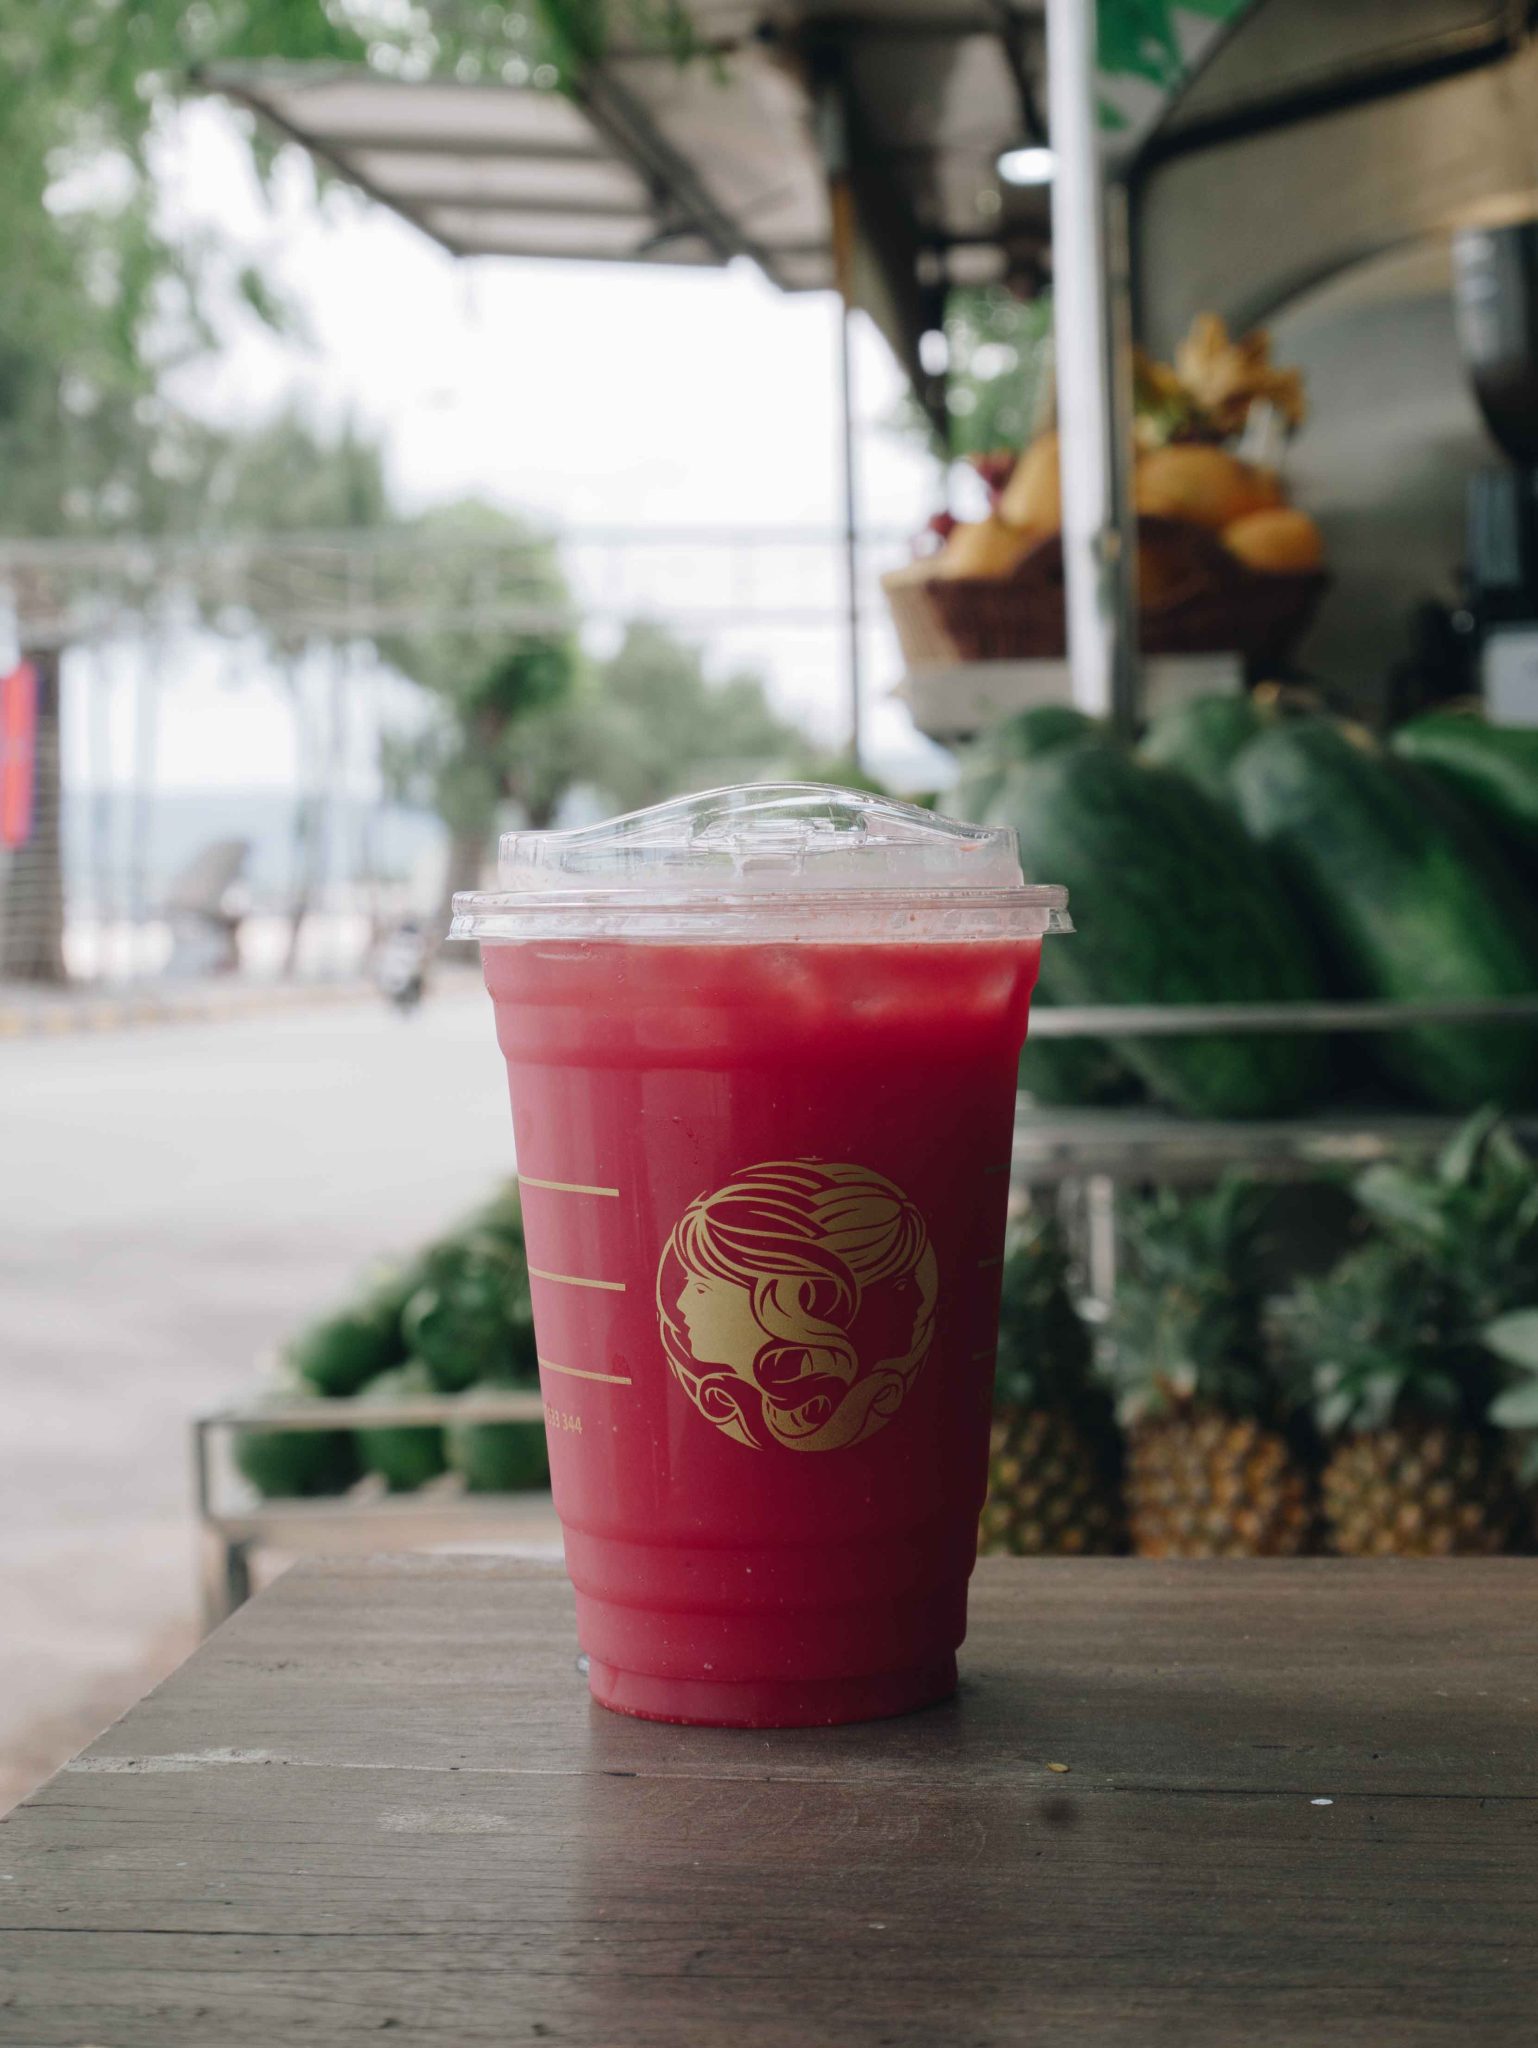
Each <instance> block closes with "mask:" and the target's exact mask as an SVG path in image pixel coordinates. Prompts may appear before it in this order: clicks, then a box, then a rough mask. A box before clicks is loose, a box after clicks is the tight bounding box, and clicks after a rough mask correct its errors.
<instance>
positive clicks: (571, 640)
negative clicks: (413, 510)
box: [378, 500, 579, 895]
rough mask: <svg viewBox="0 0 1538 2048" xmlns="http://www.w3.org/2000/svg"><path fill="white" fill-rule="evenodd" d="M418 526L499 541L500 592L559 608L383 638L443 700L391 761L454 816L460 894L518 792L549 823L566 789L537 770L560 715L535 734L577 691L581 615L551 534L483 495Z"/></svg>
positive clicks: (431, 532) (441, 536) (458, 537)
mask: <svg viewBox="0 0 1538 2048" xmlns="http://www.w3.org/2000/svg"><path fill="white" fill-rule="evenodd" d="M413 531H414V532H415V533H416V534H417V535H418V536H419V537H420V538H421V539H422V540H424V541H431V542H434V543H436V544H438V545H440V546H441V545H442V543H444V542H445V541H459V542H460V543H461V544H462V546H463V549H464V552H465V553H466V554H467V555H469V554H471V553H472V552H473V551H474V550H476V549H477V548H479V549H482V550H486V549H487V547H488V544H490V547H491V548H492V549H494V550H495V558H496V561H497V563H498V569H497V574H498V577H499V585H498V596H499V597H501V598H502V599H503V600H505V599H506V598H507V597H508V596H509V595H511V594H516V595H517V596H518V597H519V598H520V599H523V600H525V601H526V602H527V603H528V605H529V606H530V609H531V612H533V613H534V614H535V615H536V616H537V615H538V614H540V613H541V612H548V613H549V615H550V620H551V624H550V628H549V630H536V631H530V632H525V633H516V634H509V632H508V631H507V630H506V628H491V627H487V626H485V625H483V624H480V623H478V622H477V620H476V617H475V613H474V606H473V604H471V605H469V606H468V607H467V613H468V615H467V618H466V620H465V623H463V624H454V623H452V622H451V620H450V619H446V620H445V623H444V624H443V625H441V626H435V627H433V629H432V630H431V631H428V632H420V633H409V634H389V635H385V636H382V637H381V638H380V639H379V641H378V646H379V651H380V653H381V654H382V655H383V657H384V658H385V660H386V661H388V662H389V663H390V664H391V665H392V666H393V667H394V668H397V669H399V671H400V672H401V674H402V675H404V676H407V677H409V678H410V680H411V681H412V682H415V683H419V684H420V685H421V686H422V688H423V689H425V690H427V691H429V692H430V693H431V694H432V695H433V697H434V698H436V700H437V704H436V715H435V716H434V718H433V719H432V721H431V722H430V724H429V725H428V726H427V727H426V728H425V729H424V730H423V731H421V732H419V733H415V734H411V735H396V736H395V738H394V739H393V741H392V742H391V744H390V746H389V748H388V749H387V755H386V762H385V767H386V773H387V777H388V779H389V780H390V781H391V782H392V783H393V785H394V787H395V788H396V789H397V791H399V792H400V793H401V794H403V795H409V796H413V797H415V798H417V799H418V800H421V801H426V802H427V803H429V804H430V805H431V807H432V808H433V809H434V810H436V811H437V813H438V815H439V816H440V817H441V818H442V819H443V821H444V823H445V824H446V825H447V826H448V828H449V863H448V893H449V894H450V895H452V894H453V892H454V891H455V890H457V889H470V888H474V886H475V884H476V882H477V881H478V880H479V878H480V872H481V868H482V866H483V864H484V862H485V859H486V854H487V851H488V849H489V848H490V846H491V843H492V841H493V839H494V838H495V835H496V830H497V822H498V819H499V818H500V816H501V814H502V812H503V810H504V809H505V808H506V806H507V805H508V804H509V803H510V802H518V803H521V804H522V805H523V806H524V808H525V809H526V811H528V812H529V813H530V814H532V815H534V816H535V817H536V818H537V819H538V820H539V821H540V822H543V821H544V818H545V817H546V815H547V814H548V812H549V811H550V810H551V809H553V807H554V804H555V802H557V801H558V800H559V793H560V787H564V784H560V785H559V787H556V788H554V790H553V792H552V791H551V790H550V789H548V788H547V787H546V786H545V784H544V782H542V781H541V779H540V778H539V777H537V776H535V775H533V774H532V773H531V772H530V771H531V768H532V765H533V763H534V761H535V759H536V757H537V756H538V755H539V754H540V753H541V750H542V751H543V755H544V758H545V759H546V760H547V762H553V761H554V760H555V759H556V757H557V756H558V755H559V754H560V752H561V748H560V746H559V745H558V744H556V737H555V736H556V733H557V731H558V730H559V727H558V724H557V725H551V724H548V723H547V725H546V729H545V732H544V736H543V741H542V742H540V741H536V740H533V739H532V738H531V737H530V734H531V732H532V730H533V728H534V726H535V725H536V723H537V721H538V720H539V719H540V717H541V716H544V717H545V718H546V719H547V721H548V719H549V717H550V715H551V714H552V713H555V712H556V711H557V710H558V709H559V707H560V706H561V705H562V704H563V703H564V701H565V699H566V698H567V697H568V695H569V694H570V692H571V690H572V687H573V685H574V683H575V681H576V677H577V671H578V666H579V656H578V649H577V641H576V634H575V627H574V623H573V624H566V623H564V620H565V619H566V618H568V617H571V616H572V607H571V600H570V596H569V594H568V592H567V589H566V584H565V579H564V578H563V576H562V575H561V570H560V564H559V563H558V561H557V560H556V555H555V550H554V548H553V547H552V546H551V545H550V543H549V541H547V540H544V539H542V538H541V537H540V536H539V535H538V534H536V533H534V532H533V531H532V530H531V529H530V528H529V527H528V526H526V525H525V524H524V523H523V522H522V521H521V520H518V519H515V518H513V517H512V516H511V515H510V514H508V513H506V512H501V511H499V510H497V508H496V507H494V506H491V505H485V504H481V503H479V502H477V501H475V500H466V501H465V502H463V503H460V504H457V505H448V506H444V507H441V508H438V509H436V510H434V511H432V512H429V513H426V514H425V515H424V516H423V517H422V518H421V519H419V520H417V521H415V522H414V525H413ZM509 562H512V563H515V564H516V569H509V567H508V566H507V565H508V563H509ZM510 575H512V576H515V577H516V584H517V588H516V593H510V592H509V590H508V588H507V579H508V577H509V576H510ZM548 773H549V771H548V769H547V770H546V774H547V776H548ZM557 781H558V782H559V775H557Z"/></svg>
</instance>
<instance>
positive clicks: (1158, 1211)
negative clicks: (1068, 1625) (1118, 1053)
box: [1106, 1178, 1313, 1557]
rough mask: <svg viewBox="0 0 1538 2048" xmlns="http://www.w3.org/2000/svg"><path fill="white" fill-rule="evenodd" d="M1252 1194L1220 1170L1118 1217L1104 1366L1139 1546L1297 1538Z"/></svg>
mask: <svg viewBox="0 0 1538 2048" xmlns="http://www.w3.org/2000/svg"><path fill="white" fill-rule="evenodd" d="M1261 1205H1262V1196H1261V1193H1260V1190H1258V1189H1257V1188H1256V1187H1254V1186H1253V1185H1252V1184H1249V1183H1246V1182H1244V1181H1241V1180H1237V1179H1233V1178H1230V1179H1228V1180H1225V1181H1223V1182H1221V1183H1220V1184H1219V1185H1218V1186H1217V1187H1216V1188H1214V1189H1213V1190H1212V1191H1211V1192H1210V1193H1208V1194H1205V1195H1200V1196H1187V1197H1181V1196H1178V1195H1176V1194H1175V1193H1174V1192H1173V1191H1171V1190H1169V1189H1161V1190H1160V1191H1159V1192H1158V1193H1157V1194H1155V1195H1153V1196H1151V1197H1149V1198H1148V1199H1147V1200H1145V1201H1144V1202H1143V1203H1141V1204H1140V1205H1139V1206H1138V1207H1137V1208H1135V1209H1134V1210H1133V1211H1132V1212H1131V1214H1130V1215H1129V1217H1128V1219H1127V1225H1126V1232H1125V1236H1126V1251H1127V1265H1126V1271H1125V1273H1124V1274H1123V1276H1122V1278H1121V1279H1120V1280H1119V1282H1118V1286H1117V1293H1116V1302H1115V1305H1114V1308H1113V1311H1112V1317H1111V1325H1110V1337H1111V1346H1110V1351H1109V1354H1108V1357H1107V1361H1106V1369H1107V1373H1108V1376H1109V1377H1110V1379H1111V1381H1112V1383H1113V1385H1114V1386H1115V1388H1116V1391H1117V1409H1118V1413H1119V1415H1120V1417H1121V1421H1122V1425H1123V1428H1124V1430H1125V1432H1126V1439H1127V1479H1126V1495H1127V1519H1128V1524H1129V1527H1130V1529H1131V1535H1132V1547H1133V1549H1134V1550H1135V1551H1136V1552H1137V1553H1138V1555H1139V1556H1140V1557H1295V1556H1297V1554H1298V1553H1299V1552H1300V1551H1301V1550H1302V1549H1303V1548H1304V1547H1305V1545H1306V1543H1307V1541H1308V1537H1309V1534H1310V1530H1311V1528H1312V1524H1313V1508H1312V1503H1311V1500H1310V1495H1309V1487H1308V1480H1307V1475H1306V1473H1305V1471H1304V1469H1303V1466H1302V1464H1301V1462H1300V1461H1299V1459H1298V1457H1297V1456H1296V1454H1295V1452H1294V1449H1293V1446H1292V1445H1291V1443H1290V1442H1289V1441H1288V1438H1287V1436H1286V1435H1285V1434H1284V1433H1283V1431H1282V1429H1281V1428H1280V1427H1279V1423H1278V1414H1277V1411H1278V1408H1279V1405H1280V1403H1279V1400H1278V1396H1277V1392H1276V1389H1275V1388H1274V1387H1273V1384H1272V1379H1271V1375H1270V1373H1269V1371H1268V1370H1267V1364H1266V1360H1265V1357H1264V1354H1263V1347H1262V1339H1261V1327H1260V1323H1261V1319H1260V1285H1259V1280H1258V1275H1257V1250H1258V1237H1259V1222H1260V1214H1261Z"/></svg>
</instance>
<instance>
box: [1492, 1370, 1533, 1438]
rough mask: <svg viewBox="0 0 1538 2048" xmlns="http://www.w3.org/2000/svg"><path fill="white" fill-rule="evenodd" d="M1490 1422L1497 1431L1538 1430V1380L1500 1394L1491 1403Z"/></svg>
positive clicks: (1528, 1381) (1510, 1388)
mask: <svg viewBox="0 0 1538 2048" xmlns="http://www.w3.org/2000/svg"><path fill="white" fill-rule="evenodd" d="M1490 1420H1491V1421H1492V1422H1493V1423H1494V1424H1495V1426H1496V1428H1497V1429H1538V1380H1527V1381H1525V1382H1524V1383H1523V1384H1522V1385H1521V1386H1519V1387H1508V1388H1507V1389H1506V1391H1505V1393H1504V1394H1498V1395H1497V1396H1496V1398H1495V1399H1494V1400H1493V1401H1492V1402H1491V1403H1490Z"/></svg>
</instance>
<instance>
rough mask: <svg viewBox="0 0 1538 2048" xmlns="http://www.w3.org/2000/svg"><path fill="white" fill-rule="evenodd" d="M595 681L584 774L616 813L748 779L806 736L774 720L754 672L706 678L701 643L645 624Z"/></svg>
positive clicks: (795, 749) (795, 750) (796, 749)
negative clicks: (680, 638)
mask: <svg viewBox="0 0 1538 2048" xmlns="http://www.w3.org/2000/svg"><path fill="white" fill-rule="evenodd" d="M596 684H597V686H596V688H595V689H594V690H593V692H592V693H591V696H590V697H589V699H588V700H587V706H586V708H587V714H588V733H589V740H588V748H587V761H586V768H585V773H584V775H583V777H582V779H584V780H588V781H591V782H593V783H596V784H597V785H598V787H599V788H600V789H602V791H603V792H604V794H605V796H606V797H607V798H608V799H609V800H610V801H611V802H612V803H613V805H614V807H615V809H616V810H620V811H635V810H641V809H643V808H644V807H645V806H646V805H647V804H655V803H660V802H661V801H662V800H663V798H665V797H669V796H676V795H678V794H679V793H680V792H681V791H683V790H689V789H701V788H708V787H710V786H711V785H712V784H713V783H718V782H732V781H738V780H747V779H750V778H751V777H752V776H753V775H755V774H758V773H761V772H762V771H763V769H764V767H765V766H766V765H777V764H780V763H783V762H787V761H789V760H791V759H793V758H794V757H796V756H797V755H799V754H800V753H802V752H804V751H805V747H806V740H805V737H804V735H803V734H802V733H801V732H799V731H798V730H797V728H796V727H794V726H792V725H788V724H787V723H786V722H785V721H784V720H783V719H781V718H779V717H777V716H776V714H775V713H774V711H773V710H772V709H771V708H770V705H769V701H768V699H767V698H766V696H765V695H764V686H763V683H762V681H761V680H760V679H759V678H758V677H757V676H755V675H752V674H750V673H747V672H739V673H737V674H735V675H731V676H728V677H727V678H726V679H725V680H724V681H722V682H718V683H714V682H711V681H710V680H709V678H708V677H707V676H706V674H705V666H704V661H703V658H702V656H701V653H700V650H699V648H698V647H694V646H691V645H690V644H689V643H688V642H686V641H682V640H679V639H677V638H676V637H675V636H674V635H673V634H672V633H670V632H669V631H668V629H667V628H666V627H665V626H660V625H657V624H655V623H653V622H651V621H644V620H643V621H637V622H635V623H634V624H632V625H630V626H628V627H627V628H626V630H625V636H624V638H623V640H622V641H621V642H620V645H619V648H618V649H617V651H616V652H615V654H614V655H613V656H612V657H611V659H610V660H608V661H606V662H604V663H602V664H601V665H600V667H599V670H598V674H597V678H596Z"/></svg>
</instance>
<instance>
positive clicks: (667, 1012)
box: [483, 798, 1043, 1727]
mask: <svg viewBox="0 0 1538 2048" xmlns="http://www.w3.org/2000/svg"><path fill="white" fill-rule="evenodd" d="M849 801H850V802H851V803H855V802H858V803H860V804H862V805H868V804H869V801H870V800H869V799H865V798H859V799H855V798H851V799H849ZM915 815H918V814H915ZM952 829H955V828H952ZM1016 872H1018V871H1016ZM497 900H498V901H499V902H503V903H507V902H511V901H512V900H513V899H511V898H499V899H497ZM831 900H832V899H831V898H830V899H829V901H831ZM890 900H895V899H889V901H890ZM745 915H751V912H749V913H745ZM919 922H920V926H921V929H922V920H920V921H919ZM932 923H933V920H931V924H932ZM846 924H847V920H846ZM894 924H895V928H894ZM878 925H879V926H880V928H881V929H882V930H883V936H880V937H877V938H872V939H869V940H866V941H860V940H856V939H849V938H845V939H842V940H840V941H838V942H832V941H823V940H821V939H819V938H817V937H816V936H809V937H801V938H793V939H785V938H780V937H777V936H766V937H765V938H764V939H762V940H752V939H749V940H746V941H743V940H740V939H738V938H735V937H731V936H727V937H719V938H709V939H705V940H703V941H700V942H694V941H691V940H690V939H688V938H679V937H675V936H671V935H665V936H658V937H645V936H639V937H613V936H602V935H601V936H597V937H592V938H586V937H568V936H559V935H558V936H552V937H530V938H528V939H518V938H510V939H509V940H507V941H505V942H488V943H487V944H486V945H485V947H484V962H485V975H486V983H487V987H488V988H489V990H490V992H491V995H492V998H493V1001H494V1003H495V1007H496V1019H497V1035H498V1040H499V1043H500V1045H501V1048H502V1052H503V1054H504V1056H505V1058H506V1061H507V1072H508V1084H509V1091H510V1094H511V1098H512V1107H513V1122H514V1129H515V1135H516V1143H517V1157H518V1167H519V1175H520V1180H521V1184H522V1189H523V1211H524V1227H525V1233H526V1240H527V1247H528V1257H529V1265H530V1270H531V1273H532V1275H533V1288H534V1307H535V1327H536V1332H537V1338H538V1348H539V1353H540V1366H541V1385H542V1388H543V1393H544V1400H545V1414H546V1422H547V1429H548V1435H549V1441H550V1458H551V1473H552V1481H553V1486H554V1493H555V1505H556V1508H557V1510H558V1512H559V1515H560V1518H561V1523H562V1527H563V1529H564V1532H565V1541H566V1560H567V1566H568V1569H569V1571H570V1574H571V1578H572V1582H573V1585H574V1587H575V1589H576V1602H577V1626H578V1634H579V1637H580V1640H581V1644H582V1647H583V1649H584V1650H585V1651H586V1652H587V1655H588V1658H589V1682H590V1685H591V1688H592V1692H593V1694H594V1696H595V1698H597V1699H598V1700H600V1701H601V1702H602V1703H603V1704H604V1705H606V1706H609V1707H613V1708H616V1709H618V1710H619V1711H622V1712H625V1713H631V1714H638V1715H641V1716H643V1717H648V1718H653V1719H660V1720H668V1721H696V1722H707V1723H711V1724H715V1725H725V1726H741V1727H777V1726H795V1725H807V1724H813V1723H828V1722H836V1721H849V1720H861V1719H867V1718H871V1717H875V1716H878V1715H886V1714H895V1713H901V1712H904V1711H906V1710H907V1709H909V1708H914V1707H919V1706H923V1705H926V1704H928V1703H929V1702H931V1701H934V1700H937V1699H941V1698H943V1697H945V1696H946V1695H947V1694H948V1693H950V1692H951V1691H952V1689H953V1688H954V1684H955V1677H956V1661H955V1659H956V1648H957V1645H958V1644H959V1643H960V1642H961V1639H962V1637H963V1635H964V1633H965V1627H966V1591H967V1581H968V1578H969V1576H970V1573H971V1569H972V1564H973V1560H974V1557H975V1554H976V1532H977V1518H978V1512H979V1509H980V1508H981V1505H982V1499H983V1493H984V1489H985V1483H986V1467H987V1444H988V1423H989V1408H990V1391H991V1386H992V1379H993V1361H994V1347H995V1343H996V1339H997V1320H998V1296H999V1274H1000V1265H1001V1254H1002V1241H1003V1233H1004V1218H1005V1205H1006V1201H1007V1196H1008V1189H1009V1159H1010V1142H1011V1133H1012V1127H1013V1109H1014V1096H1015V1065H1016V1060H1017V1057H1018V1054H1019V1050H1020V1045H1021V1042H1022V1040H1023V1038H1024V1035H1025V1027H1026V1019H1027V1012H1028V1007H1029V1002H1030V994H1031V989H1032V987H1033V985H1034V982H1035V979H1036V973H1037V969H1038V966H1039V961H1040V951H1041V939H1040V936H1039V931H1040V930H1041V929H1042V928H1043V923H1042V921H1041V920H1038V929H1037V933H1030V932H1029V931H1026V932H1022V933H1021V934H1020V935H1012V934H1010V933H1009V932H1007V931H1006V932H1004V933H1003V934H1002V935H1001V934H1000V933H999V932H997V931H995V932H994V933H993V934H992V935H989V936H981V937H954V938H953V937H940V938H934V937H931V936H918V937H904V936H901V935H899V934H900V929H901V926H902V920H901V919H900V918H898V919H896V920H895V921H894V920H893V918H892V916H891V913H890V912H889V911H885V910H884V911H883V918H882V919H881V920H878ZM483 935H484V934H483Z"/></svg>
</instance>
